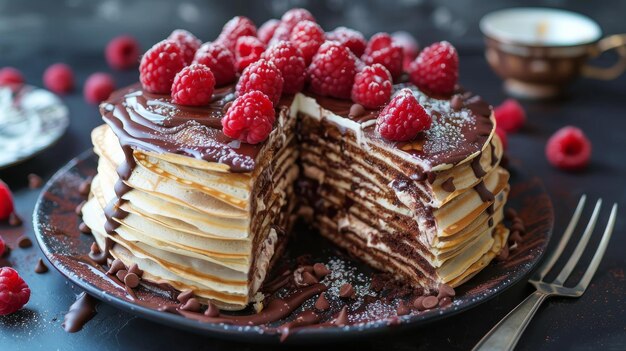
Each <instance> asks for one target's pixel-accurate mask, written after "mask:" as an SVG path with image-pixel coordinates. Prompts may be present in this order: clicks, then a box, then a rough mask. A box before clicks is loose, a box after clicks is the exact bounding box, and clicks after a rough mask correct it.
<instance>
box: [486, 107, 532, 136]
mask: <svg viewBox="0 0 626 351" xmlns="http://www.w3.org/2000/svg"><path fill="white" fill-rule="evenodd" d="M494 113H495V115H496V123H497V124H498V127H500V128H502V129H504V130H505V131H506V132H507V133H515V132H517V131H518V130H519V129H520V128H522V126H523V125H524V123H525V122H526V112H524V108H523V107H522V106H521V105H520V104H519V102H517V100H515V99H506V100H505V101H504V102H503V103H502V104H500V106H498V107H496V108H495V109H494Z"/></svg>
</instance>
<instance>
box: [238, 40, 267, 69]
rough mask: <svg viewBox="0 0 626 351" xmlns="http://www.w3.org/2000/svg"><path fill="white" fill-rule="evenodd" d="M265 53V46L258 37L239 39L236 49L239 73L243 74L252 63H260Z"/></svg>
mask: <svg viewBox="0 0 626 351" xmlns="http://www.w3.org/2000/svg"><path fill="white" fill-rule="evenodd" d="M263 51H265V44H263V43H262V42H261V41H260V40H259V39H258V38H257V37H253V36H249V35H246V36H243V37H239V39H237V46H236V47H235V58H236V61H237V71H239V72H243V70H244V69H245V68H246V67H248V66H249V65H250V64H251V63H252V62H256V61H258V60H259V58H261V54H262V53H263Z"/></svg>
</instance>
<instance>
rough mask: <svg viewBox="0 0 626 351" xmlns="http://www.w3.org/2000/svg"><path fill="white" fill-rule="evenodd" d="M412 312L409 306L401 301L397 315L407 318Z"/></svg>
mask: <svg viewBox="0 0 626 351" xmlns="http://www.w3.org/2000/svg"><path fill="white" fill-rule="evenodd" d="M410 312H411V309H410V308H409V306H407V305H406V303H404V301H402V300H400V302H398V308H397V309H396V313H397V314H398V316H405V315H407V314H409V313H410Z"/></svg>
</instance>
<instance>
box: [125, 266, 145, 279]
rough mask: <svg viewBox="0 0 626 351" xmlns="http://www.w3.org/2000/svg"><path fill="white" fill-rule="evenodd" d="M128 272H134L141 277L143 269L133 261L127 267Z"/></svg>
mask: <svg viewBox="0 0 626 351" xmlns="http://www.w3.org/2000/svg"><path fill="white" fill-rule="evenodd" d="M128 273H134V274H136V275H137V276H138V277H139V278H141V277H142V276H143V271H142V270H141V269H139V266H137V264H136V263H133V264H132V265H131V266H130V268H128Z"/></svg>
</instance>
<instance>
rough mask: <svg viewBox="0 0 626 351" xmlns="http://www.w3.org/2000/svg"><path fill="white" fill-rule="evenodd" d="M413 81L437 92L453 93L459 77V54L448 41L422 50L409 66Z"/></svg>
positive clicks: (422, 87) (427, 89) (421, 86)
mask: <svg viewBox="0 0 626 351" xmlns="http://www.w3.org/2000/svg"><path fill="white" fill-rule="evenodd" d="M409 74H410V77H411V82H413V84H415V85H417V86H418V87H419V88H420V89H422V90H425V91H427V92H431V93H435V94H444V95H447V94H451V93H452V92H453V91H454V86H455V85H456V82H457V79H458V77H459V56H458V54H457V53H456V49H455V48H454V46H452V44H450V43H448V42H447V41H441V42H439V43H434V44H432V45H431V46H429V47H427V48H425V49H424V50H422V52H421V53H420V54H419V55H418V56H417V58H416V59H415V61H413V62H412V63H411V65H410V68H409Z"/></svg>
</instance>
